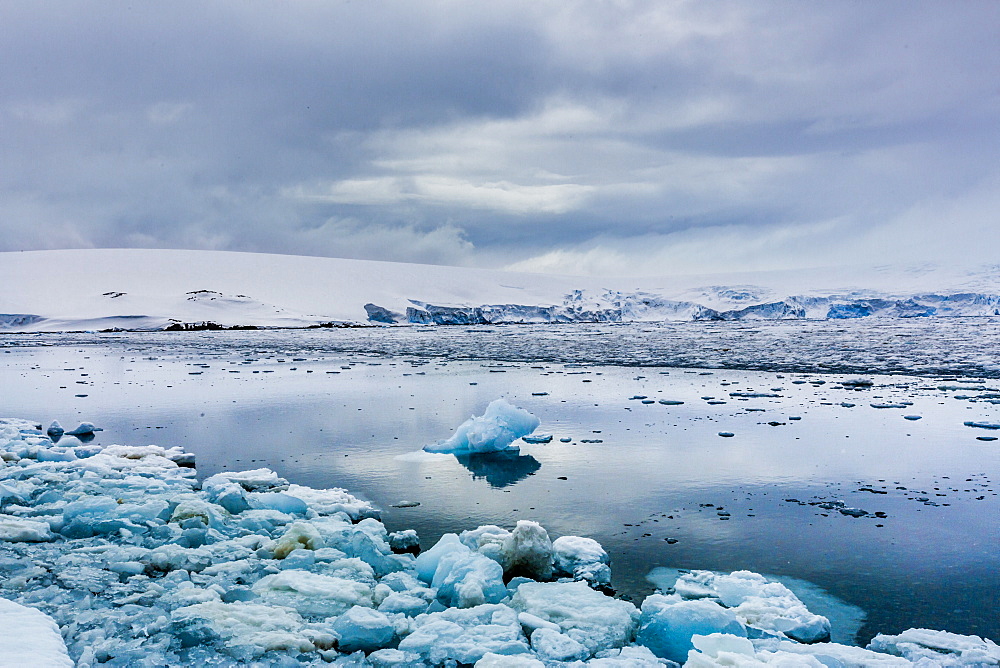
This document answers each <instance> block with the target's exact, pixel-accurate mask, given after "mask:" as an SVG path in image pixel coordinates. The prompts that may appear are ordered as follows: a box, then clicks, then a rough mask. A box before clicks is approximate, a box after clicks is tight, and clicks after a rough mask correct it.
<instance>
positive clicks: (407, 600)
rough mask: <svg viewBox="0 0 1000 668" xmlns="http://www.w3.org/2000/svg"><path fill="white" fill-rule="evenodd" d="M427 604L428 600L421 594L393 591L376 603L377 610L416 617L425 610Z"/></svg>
mask: <svg viewBox="0 0 1000 668" xmlns="http://www.w3.org/2000/svg"><path fill="white" fill-rule="evenodd" d="M427 606H428V601H427V600H426V599H425V598H423V597H422V596H414V595H412V594H404V593H401V592H393V593H391V594H389V595H388V596H386V597H385V598H384V599H382V602H381V603H379V605H378V610H379V612H385V613H389V614H400V615H406V616H407V617H416V616H417V615H419V614H421V613H424V612H427Z"/></svg>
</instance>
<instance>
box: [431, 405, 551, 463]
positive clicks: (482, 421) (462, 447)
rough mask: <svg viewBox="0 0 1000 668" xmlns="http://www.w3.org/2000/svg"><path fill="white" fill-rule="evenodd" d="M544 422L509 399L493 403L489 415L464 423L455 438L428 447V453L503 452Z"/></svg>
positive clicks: (456, 432) (486, 413)
mask: <svg viewBox="0 0 1000 668" xmlns="http://www.w3.org/2000/svg"><path fill="white" fill-rule="evenodd" d="M539 424H541V422H540V420H539V419H538V418H537V417H535V416H534V415H532V414H531V413H529V412H528V411H526V410H524V409H523V408H518V407H517V406H513V405H511V404H510V403H508V402H507V400H505V399H497V400H495V401H492V402H491V403H490V405H489V406H487V407H486V412H485V413H483V415H480V416H478V417H471V418H469V419H468V420H466V421H465V422H463V423H462V424H461V425H460V426H459V427H458V429H457V430H455V433H454V434H453V435H452V436H451V438H448V439H445V440H443V441H438V442H437V443H432V444H431V445H425V446H424V450H425V451H426V452H452V453H467V452H468V453H473V452H499V451H501V450H507V449H509V448H510V444H511V443H513V442H514V441H516V440H517V439H519V438H521V437H522V436H527V435H528V434H530V433H531V432H533V431H535V429H536V428H537V427H538V425H539Z"/></svg>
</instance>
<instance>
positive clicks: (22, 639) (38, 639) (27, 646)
mask: <svg viewBox="0 0 1000 668" xmlns="http://www.w3.org/2000/svg"><path fill="white" fill-rule="evenodd" d="M0 629H2V630H3V632H2V633H0V664H2V665H4V666H11V667H14V666H25V667H27V666H37V667H38V668H64V667H65V668H73V661H72V660H71V659H70V658H69V654H67V652H66V644H65V643H64V642H63V639H62V636H61V635H60V634H59V627H58V626H56V623H55V621H54V620H53V619H52V618H51V617H49V616H48V615H46V614H44V613H42V612H40V611H38V610H35V609H34V608H28V607H25V606H23V605H18V604H17V603H14V602H13V601H8V600H7V599H4V598H0Z"/></svg>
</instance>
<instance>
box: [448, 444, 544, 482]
mask: <svg viewBox="0 0 1000 668" xmlns="http://www.w3.org/2000/svg"><path fill="white" fill-rule="evenodd" d="M455 459H457V460H458V463H459V464H461V465H462V466H464V467H465V468H467V469H469V471H471V472H472V477H473V479H479V478H485V479H486V482H488V483H489V484H490V487H497V488H500V487H509V486H510V485H513V484H514V483H517V482H520V481H521V480H524V479H525V478H527V477H528V476H530V475H533V474H534V473H535V471H537V470H538V469H540V468H542V465H541V463H540V462H539V461H538V460H537V459H535V458H534V457H532V456H531V455H522V454H520V453H519V452H517V451H516V450H506V451H504V450H502V451H500V452H475V453H469V454H465V455H455Z"/></svg>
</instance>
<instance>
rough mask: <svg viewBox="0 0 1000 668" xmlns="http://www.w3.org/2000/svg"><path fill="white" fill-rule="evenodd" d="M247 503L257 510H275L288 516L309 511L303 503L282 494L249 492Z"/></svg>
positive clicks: (296, 498) (293, 497)
mask: <svg viewBox="0 0 1000 668" xmlns="http://www.w3.org/2000/svg"><path fill="white" fill-rule="evenodd" d="M247 503H249V504H250V507H251V508H255V509H257V510H260V509H266V510H277V511H278V512H279V513H286V514H288V515H305V514H306V511H308V510H309V506H307V505H306V502H305V501H303V500H302V499H300V498H298V497H295V496H292V495H290V494H285V493H284V492H251V493H249V494H247Z"/></svg>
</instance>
